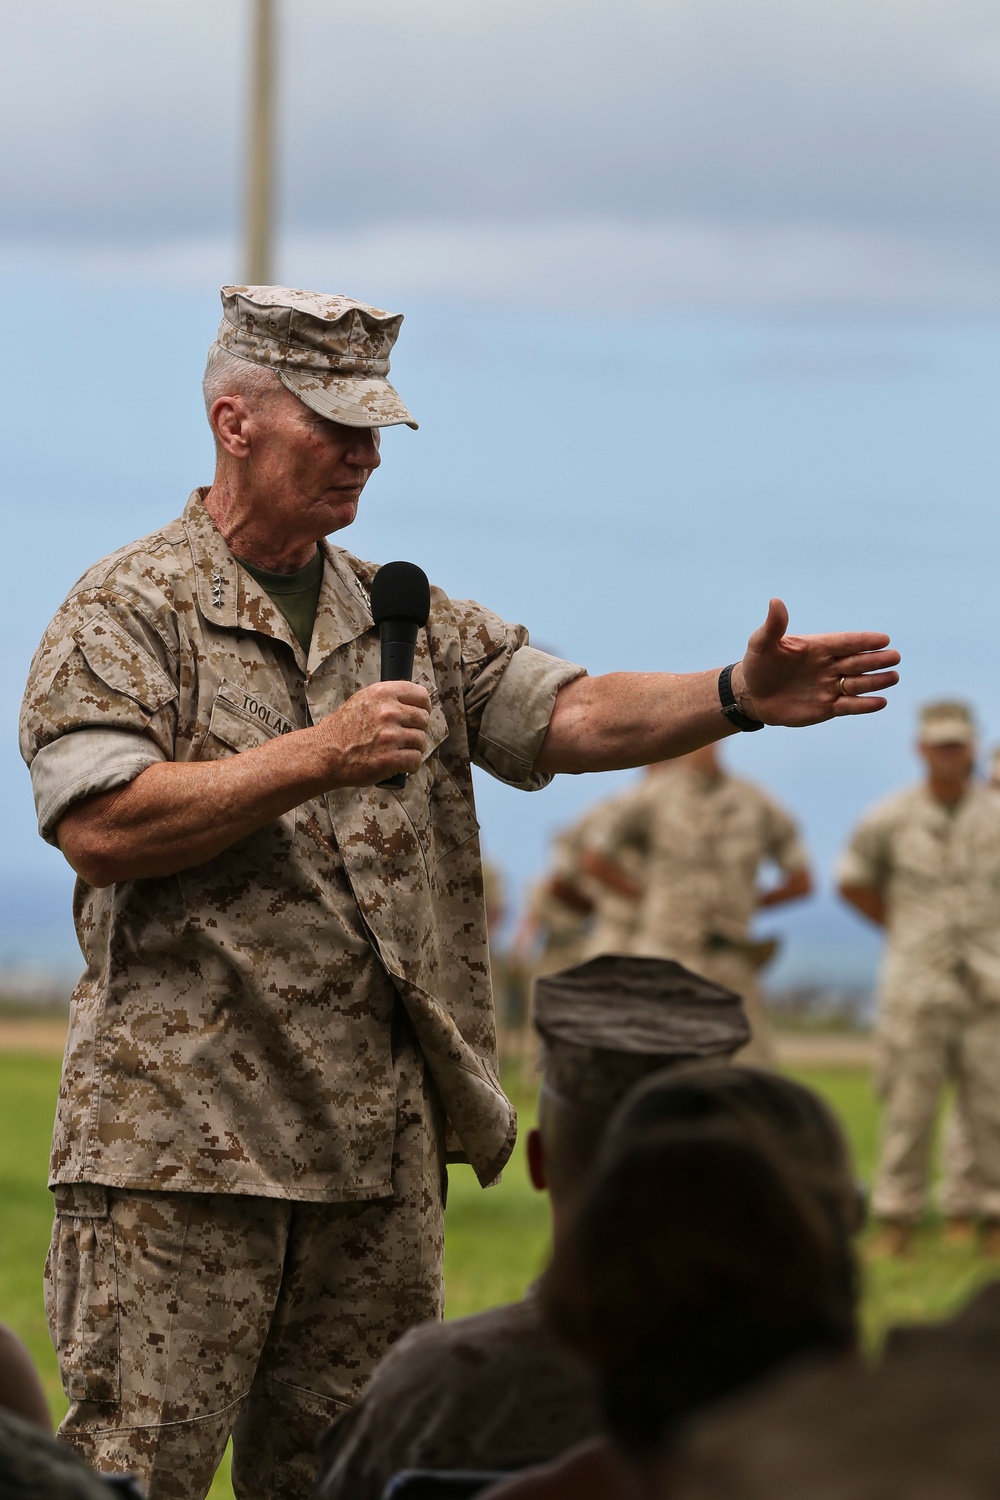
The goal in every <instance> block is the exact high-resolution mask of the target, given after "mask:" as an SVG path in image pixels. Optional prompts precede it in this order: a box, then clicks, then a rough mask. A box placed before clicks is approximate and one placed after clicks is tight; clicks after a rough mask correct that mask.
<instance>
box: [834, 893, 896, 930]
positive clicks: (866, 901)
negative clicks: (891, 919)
mask: <svg viewBox="0 0 1000 1500" xmlns="http://www.w3.org/2000/svg"><path fill="white" fill-rule="evenodd" d="M839 890H840V894H841V896H843V898H844V900H845V901H846V902H847V904H848V905H849V906H853V907H854V910H855V911H859V912H860V913H861V915H862V916H863V917H867V918H868V920H869V921H870V922H874V923H875V925H876V927H884V926H885V924H886V918H887V916H888V911H887V908H886V902H885V897H884V896H883V895H882V892H881V891H877V890H876V889H875V888H874V886H868V885H842V886H840V887H839Z"/></svg>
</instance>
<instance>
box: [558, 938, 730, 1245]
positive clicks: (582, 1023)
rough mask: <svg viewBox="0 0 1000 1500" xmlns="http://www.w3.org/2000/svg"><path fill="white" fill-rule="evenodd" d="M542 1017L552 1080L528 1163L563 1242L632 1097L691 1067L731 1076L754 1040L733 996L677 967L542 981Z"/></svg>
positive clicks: (603, 965) (633, 961)
mask: <svg viewBox="0 0 1000 1500" xmlns="http://www.w3.org/2000/svg"><path fill="white" fill-rule="evenodd" d="M533 1015H534V1022H535V1026H536V1028H537V1030H538V1033H539V1035H540V1037H541V1039H542V1072H543V1079H542V1088H541V1092H540V1095H539V1103H538V1127H537V1129H535V1130H532V1131H531V1132H530V1134H529V1136H528V1164H529V1170H530V1172H531V1178H532V1181H533V1182H534V1184H535V1186H536V1187H537V1188H539V1189H548V1190H549V1192H550V1194H551V1197H552V1211H553V1223H554V1228H555V1234H556V1237H557V1238H558V1236H559V1234H560V1233H561V1230H562V1226H563V1223H564V1222H565V1219H566V1217H567V1215H568V1214H569V1212H570V1211H571V1209H572V1206H573V1204H574V1203H575V1201H576V1199H577V1198H578V1196H579V1194H580V1192H581V1190H582V1188H583V1187H584V1185H585V1184H586V1181H587V1179H588V1177H589V1175H590V1173H591V1170H592V1168H593V1165H594V1161H595V1158H596V1156H597V1151H598V1147H599V1145H600V1142H601V1139H602V1137H603V1134H604V1131H605V1127H606V1126H607V1124H608V1121H609V1119H610V1118H611V1116H612V1114H613V1113H614V1111H615V1108H616V1107H617V1106H618V1105H619V1104H620V1103H621V1101H622V1100H623V1099H624V1098H625V1097H626V1096H627V1095H628V1094H629V1091H630V1090H631V1089H632V1088H634V1086H635V1085H636V1084H637V1083H640V1082H641V1081H642V1080H643V1079H644V1078H646V1077H648V1076H649V1075H650V1074H655V1075H656V1076H659V1077H662V1076H664V1075H665V1074H668V1075H670V1076H673V1075H674V1073H675V1071H676V1070H677V1069H679V1068H683V1067H687V1066H690V1065H692V1064H698V1065H699V1066H700V1065H702V1064H704V1063H706V1062H707V1063H712V1064H714V1065H715V1066H714V1067H713V1071H718V1072H722V1071H728V1067H727V1065H726V1063H725V1059H726V1058H727V1057H730V1056H731V1055H732V1054H733V1053H734V1052H736V1051H738V1049H739V1048H740V1047H742V1046H743V1045H744V1044H745V1043H746V1041H747V1040H748V1039H749V1035H750V1032H749V1027H748V1025H747V1021H746V1017H745V1015H744V1013H743V1006H742V1003H741V1001H740V999H739V997H738V996H737V995H734V994H733V993H732V992H731V991H729V990H725V989H723V988H721V986H719V985H716V984H712V983H711V982H710V981H709V980H707V979H703V978H702V977H701V976H700V975H698V974H693V973H691V971H690V970H688V969H685V968H683V967H682V965H680V964H678V963H674V962H673V961H672V960H670V959H659V958H633V957H625V956H623V955H619V954H604V955H602V956H601V957H600V958H595V959H591V960H590V961H589V962H587V963H584V964H578V965H577V966H576V967H574V968H571V969H564V970H562V971H561V972H560V973H557V974H550V975H547V976H546V977H545V978H542V979H539V980H537V981H536V984H535V993H534V1002H533Z"/></svg>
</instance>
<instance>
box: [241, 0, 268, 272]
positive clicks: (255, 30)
mask: <svg viewBox="0 0 1000 1500" xmlns="http://www.w3.org/2000/svg"><path fill="white" fill-rule="evenodd" d="M252 5H253V16H252V21H251V28H252V35H251V49H250V51H251V59H250V70H251V71H250V109H249V120H248V131H247V182H246V225H245V230H246V239H245V250H244V273H245V276H246V281H247V284H248V285H249V286H265V285H268V284H269V283H270V282H271V281H272V280H273V276H274V267H273V259H274V53H275V45H274V42H275V37H274V32H275V22H274V0H252Z"/></svg>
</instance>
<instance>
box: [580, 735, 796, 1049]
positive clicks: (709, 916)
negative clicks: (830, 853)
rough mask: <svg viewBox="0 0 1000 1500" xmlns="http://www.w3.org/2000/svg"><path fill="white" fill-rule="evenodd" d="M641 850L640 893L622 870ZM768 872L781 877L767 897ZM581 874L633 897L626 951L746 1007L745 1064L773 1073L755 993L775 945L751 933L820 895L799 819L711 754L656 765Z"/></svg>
mask: <svg viewBox="0 0 1000 1500" xmlns="http://www.w3.org/2000/svg"><path fill="white" fill-rule="evenodd" d="M622 849H632V850H634V851H635V852H636V853H637V855H638V856H639V857H640V859H641V862H642V868H643V870H644V873H645V880H644V883H643V884H641V885H640V884H639V883H637V882H636V881H635V880H634V879H633V877H632V876H631V875H630V874H629V872H628V870H627V869H626V868H624V867H623V865H622V863H621V856H620V851H621V850H622ZM766 864H773V865H775V866H777V868H778V870H779V871H780V872H781V875H782V879H781V880H780V882H779V883H778V884H776V885H772V886H770V887H766V888H764V889H761V887H760V885H759V875H760V871H761V867H762V866H764V865H766ZM584 868H585V869H586V871H587V873H588V874H589V875H590V876H591V877H592V878H593V879H595V880H600V881H603V882H604V883H605V884H606V885H607V886H608V887H609V888H610V889H612V890H614V891H616V892H617V893H618V894H619V896H620V897H622V898H624V899H630V900H631V901H632V902H633V905H634V908H635V913H636V915H635V922H634V927H633V931H632V933H631V936H630V938H629V946H628V950H627V951H628V952H630V953H638V954H647V955H652V956H655V957H659V958H674V959H677V961H678V962H679V963H682V964H685V965H687V967H689V968H693V969H695V970H696V971H697V972H698V973H699V974H704V975H705V976H706V977H707V978H710V979H713V980H714V981H715V982H716V984H722V985H725V986H726V988H727V989H731V990H735V991H736V993H737V994H739V995H741V996H742V997H743V1003H744V1005H745V1006H746V1009H747V1015H748V1017H749V1019H750V1026H751V1032H752V1036H751V1041H750V1045H749V1046H748V1047H746V1048H745V1049H744V1051H743V1052H742V1053H741V1054H740V1060H741V1061H744V1062H755V1063H771V1062H772V1061H773V1052H774V1049H773V1045H772V1043H771V1039H770V1033H769V1029H768V1024H767V1017H766V1013H765V1010H764V1005H763V1002H762V1000H761V998H760V992H759V989H758V986H757V974H758V971H759V970H760V969H761V968H762V967H763V965H764V964H765V963H767V962H768V961H769V960H770V959H771V958H772V957H773V954H774V951H775V948H776V943H775V941H774V940H773V939H771V940H764V941H758V940H756V939H754V937H753V936H752V935H751V933H750V930H749V929H750V923H751V921H752V919H753V917H754V914H755V913H756V912H757V911H760V910H761V909H763V908H766V907H773V906H779V905H781V904H783V903H784V902H787V901H796V900H799V899H800V898H801V897H803V896H807V895H808V894H809V892H810V891H811V890H812V876H811V874H810V871H809V864H808V858H807V855H806V852H805V849H804V848H803V846H802V843H801V840H800V837H799V832H798V828H797V827H796V824H795V821H794V819H793V818H792V817H791V815H790V814H789V813H787V812H786V811H785V809H784V808H783V807H781V806H779V804H778V803H777V802H775V801H774V799H773V798H772V797H770V796H769V795H768V794H767V793H765V792H764V791H762V790H761V789H760V787H757V786H755V785H754V784H753V783H752V782H749V781H744V780H743V779H742V778H740V777H736V776H732V775H731V774H730V773H729V772H728V771H727V770H726V769H725V767H724V766H723V765H722V763H721V761H720V759H719V755H718V752H717V749H716V747H715V746H714V745H706V746H704V747H703V748H702V749H700V750H696V751H694V752H692V754H690V755H686V756H683V757H682V758H680V759H678V760H675V761H672V762H670V763H669V764H668V765H665V766H653V767H651V768H650V769H649V770H648V771H647V772H646V775H645V777H644V778H643V780H642V782H641V783H640V785H639V786H637V787H636V788H634V789H633V791H632V792H631V794H630V795H628V796H627V797H625V798H623V799H622V800H621V801H620V802H619V804H618V805H617V808H616V810H615V812H614V814H613V815H612V816H610V817H609V818H607V819H606V820H605V822H604V824H603V827H602V836H601V838H600V839H599V840H597V841H595V843H594V844H593V845H592V847H591V849H590V850H589V851H588V853H587V855H586V857H585V859H584Z"/></svg>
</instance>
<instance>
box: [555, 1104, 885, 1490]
mask: <svg viewBox="0 0 1000 1500" xmlns="http://www.w3.org/2000/svg"><path fill="white" fill-rule="evenodd" d="M852 1288H853V1278H852V1273H851V1269H850V1249H849V1245H848V1241H847V1238H846V1236H845V1235H844V1234H843V1233H841V1232H840V1231H839V1230H838V1229H837V1228H836V1226H835V1224H834V1222H833V1221H832V1219H831V1216H830V1214H829V1213H828V1212H827V1211H826V1209H825V1208H824V1206H823V1204H822V1203H821V1202H820V1200H819V1199H818V1198H817V1196H816V1195H815V1194H814V1193H812V1192H811V1191H810V1190H809V1189H808V1188H807V1187H806V1186H805V1185H804V1183H803V1181H802V1180H801V1178H800V1177H799V1176H798V1175H797V1174H796V1173H795V1172H793V1171H791V1170H790V1169H789V1168H788V1167H787V1166H785V1165H783V1164H782V1162H781V1160H780V1159H779V1158H778V1156H777V1155H776V1153H775V1152H774V1150H773V1149H771V1148H769V1147H768V1146H767V1145H766V1144H764V1138H763V1135H762V1134H757V1133H755V1132H741V1131H738V1130H737V1129H736V1128H734V1126H733V1125H731V1124H730V1125H716V1124H710V1125H706V1126H694V1127H692V1126H686V1125H677V1126H651V1127H650V1128H649V1129H648V1130H646V1131H636V1132H632V1133H630V1134H628V1135H625V1136H621V1137H619V1138H618V1143H617V1145H616V1144H615V1143H614V1142H612V1141H610V1140H609V1142H608V1144H607V1147H606V1149H605V1151H604V1153H603V1155H602V1161H601V1165H600V1167H599V1169H598V1172H597V1173H596V1175H595V1177H594V1179H593V1181H592V1183H591V1186H590V1188H589V1190H588V1191H587V1193H586V1195H585V1197H584V1199H583V1201H582V1202H581V1204H580V1206H579V1209H578V1212H577V1213H576V1214H575V1216H574V1218H573V1221H572V1223H571V1225H570V1226H569V1230H568V1232H567V1233H565V1234H564V1235H563V1236H562V1237H561V1240H560V1241H559V1242H558V1243H557V1247H556V1253H555V1257H554V1261H553V1264H552V1267H551V1269H550V1271H549V1272H548V1274H547V1277H546V1281H545V1286H544V1297H545V1304H546V1308H547V1311H548V1315H549V1316H550V1318H551V1319H552V1321H553V1323H554V1324H555V1326H556V1327H557V1329H558V1330H559V1331H560V1332H561V1333H562V1334H563V1336H564V1337H565V1338H566V1340H567V1341H568V1342H569V1343H570V1345H571V1346H572V1347H574V1348H575V1349H576V1351H577V1352H578V1353H579V1354H580V1355H581V1356H583V1358H585V1359H586V1360H588V1361H589V1362H590V1363H591V1364H592V1366H593V1367H594V1369H595V1371H596V1374H597V1378H598V1384H599V1388H600V1394H601V1402H602V1407H603V1410H604V1415H605V1420H606V1423H607V1426H608V1430H609V1432H610V1434H611V1436H612V1438H613V1439H614V1440H615V1443H616V1445H617V1447H618V1448H619V1450H620V1451H621V1452H622V1453H623V1454H624V1455H626V1456H627V1457H629V1458H631V1459H633V1460H634V1461H635V1462H637V1463H639V1464H642V1463H644V1462H646V1461H648V1460H650V1459H651V1458H653V1457H655V1455H656V1453H657V1451H658V1450H659V1449H661V1447H662V1446H663V1444H664V1443H665V1442H666V1441H667V1440H668V1439H669V1437H670V1434H671V1432H672V1430H673V1428H674V1427H675V1426H676V1424H677V1423H678V1422H679V1421H680V1420H681V1419H682V1418H683V1417H685V1416H687V1415H688V1414H690V1413H692V1412H693V1411H695V1410H696V1409H698V1408H699V1407H701V1406H703V1405H705V1404H707V1403H709V1402H711V1401H714V1400H717V1399H719V1398H721V1397H723V1396H727V1395H729V1394H730V1393H732V1392H735V1391H738V1390H740V1389H741V1388H743V1387H746V1386H748V1385H750V1384H752V1383H753V1382H754V1381H756V1380H757V1379H759V1378H760V1377H761V1376H763V1375H765V1374H766V1373H768V1372H770V1371H772V1370H775V1369H777V1368H778V1367H779V1366H781V1365H783V1364H785V1363H786V1362H788V1361H789V1360H791V1359H793V1358H795V1357H798V1356H803V1355H807V1354H820V1353H825V1354H843V1353H847V1352H849V1351H851V1350H852V1349H853V1348H854V1346H855V1339H856V1328H855V1311H854V1297H853V1290H852Z"/></svg>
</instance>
